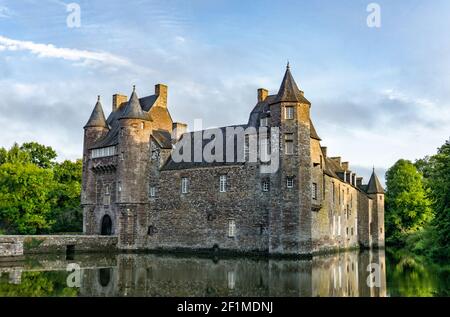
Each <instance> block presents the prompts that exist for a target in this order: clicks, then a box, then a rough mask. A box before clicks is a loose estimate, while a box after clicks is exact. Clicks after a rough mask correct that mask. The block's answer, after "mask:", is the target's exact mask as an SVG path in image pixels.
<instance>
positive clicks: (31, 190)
mask: <svg viewBox="0 0 450 317" xmlns="http://www.w3.org/2000/svg"><path fill="white" fill-rule="evenodd" d="M52 187H53V173H52V171H51V170H46V169H41V168H39V167H38V166H36V165H34V164H31V163H23V164H22V163H5V164H3V165H1V166H0V218H1V219H2V220H3V223H4V225H6V228H7V229H8V230H9V231H11V229H12V230H13V231H14V232H17V233H20V234H36V233H41V232H43V230H44V229H49V228H50V227H51V225H52V223H53V222H52V220H50V219H49V218H48V215H49V213H50V210H51V208H52V202H51V191H52Z"/></svg>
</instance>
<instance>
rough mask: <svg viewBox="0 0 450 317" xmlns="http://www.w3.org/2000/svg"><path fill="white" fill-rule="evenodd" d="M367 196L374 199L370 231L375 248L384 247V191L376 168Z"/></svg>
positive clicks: (368, 186) (371, 177)
mask: <svg viewBox="0 0 450 317" xmlns="http://www.w3.org/2000/svg"><path fill="white" fill-rule="evenodd" d="M367 194H368V196H369V197H370V198H371V199H372V201H373V203H372V215H371V219H369V221H370V223H369V230H370V236H371V238H372V246H373V247H380V248H382V247H384V189H383V186H381V183H380V181H379V179H378V177H377V175H376V173H375V168H374V169H373V171H372V175H371V176H370V180H369V184H368V185H367Z"/></svg>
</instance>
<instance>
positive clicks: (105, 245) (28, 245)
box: [0, 235, 117, 256]
mask: <svg viewBox="0 0 450 317" xmlns="http://www.w3.org/2000/svg"><path fill="white" fill-rule="evenodd" d="M7 244H10V245H12V246H10V247H9V249H8V250H10V251H9V252H5V253H4V254H5V256H8V253H11V254H16V255H22V254H39V253H66V252H67V251H68V250H69V251H75V252H103V253H105V252H106V253H107V252H115V251H116V250H117V237H112V236H109V237H106V236H83V235H79V236H78V235H67V236H0V250H1V248H2V245H7ZM2 254H3V253H0V256H1V255H2ZM11 254H10V256H11Z"/></svg>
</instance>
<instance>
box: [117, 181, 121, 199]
mask: <svg viewBox="0 0 450 317" xmlns="http://www.w3.org/2000/svg"><path fill="white" fill-rule="evenodd" d="M121 193H122V183H121V182H118V183H117V199H118V200H119V199H120V197H121Z"/></svg>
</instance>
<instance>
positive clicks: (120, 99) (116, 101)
mask: <svg viewBox="0 0 450 317" xmlns="http://www.w3.org/2000/svg"><path fill="white" fill-rule="evenodd" d="M127 101H128V97H127V96H125V95H120V94H115V95H113V97H112V111H113V112H114V111H116V110H117V109H119V108H120V106H121V105H122V104H123V103H125V102H127Z"/></svg>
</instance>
